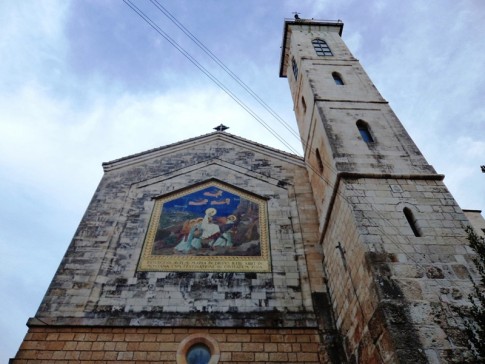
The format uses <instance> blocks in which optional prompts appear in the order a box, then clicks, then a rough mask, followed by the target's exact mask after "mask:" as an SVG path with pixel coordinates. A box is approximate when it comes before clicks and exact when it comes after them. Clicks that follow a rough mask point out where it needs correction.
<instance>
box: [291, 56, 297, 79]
mask: <svg viewBox="0 0 485 364" xmlns="http://www.w3.org/2000/svg"><path fill="white" fill-rule="evenodd" d="M291 67H292V68H293V74H294V75H295V80H297V79H298V66H297V64H296V61H295V57H293V58H292V59H291Z"/></svg>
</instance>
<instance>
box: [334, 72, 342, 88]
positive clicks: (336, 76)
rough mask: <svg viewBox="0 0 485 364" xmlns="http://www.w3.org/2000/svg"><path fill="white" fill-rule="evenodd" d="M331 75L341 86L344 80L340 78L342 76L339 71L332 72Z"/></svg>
mask: <svg viewBox="0 0 485 364" xmlns="http://www.w3.org/2000/svg"><path fill="white" fill-rule="evenodd" d="M332 77H333V80H334V81H335V83H336V84H337V85H339V86H342V85H343V84H344V81H343V80H342V76H340V73H338V72H332Z"/></svg>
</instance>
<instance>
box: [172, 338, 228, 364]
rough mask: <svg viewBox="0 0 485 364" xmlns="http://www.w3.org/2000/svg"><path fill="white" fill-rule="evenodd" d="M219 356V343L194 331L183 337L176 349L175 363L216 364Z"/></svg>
mask: <svg viewBox="0 0 485 364" xmlns="http://www.w3.org/2000/svg"><path fill="white" fill-rule="evenodd" d="M220 358H221V351H220V350H219V344H218V343H217V341H216V340H215V339H213V338H212V337H210V336H209V335H207V334H203V333H196V334H192V335H189V336H187V337H186V338H185V339H183V340H182V341H181V342H180V344H179V346H178V349H177V356H176V362H177V364H208V363H211V364H217V363H219V360H220Z"/></svg>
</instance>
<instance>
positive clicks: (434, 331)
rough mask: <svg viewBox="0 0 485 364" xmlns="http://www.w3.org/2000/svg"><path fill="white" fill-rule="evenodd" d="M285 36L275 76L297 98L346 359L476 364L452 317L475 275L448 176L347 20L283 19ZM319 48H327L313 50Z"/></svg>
mask: <svg viewBox="0 0 485 364" xmlns="http://www.w3.org/2000/svg"><path fill="white" fill-rule="evenodd" d="M284 31H285V36H284V45H283V54H282V63H281V70H280V76H283V77H287V78H288V82H289V85H290V89H291V93H292V97H293V101H294V103H295V114H296V117H297V122H298V126H299V129H300V134H301V136H302V143H303V148H304V150H305V160H306V161H307V168H308V173H309V178H310V181H311V185H312V190H313V193H314V198H315V204H316V207H317V211H318V213H319V232H320V241H321V243H322V248H323V253H324V261H323V265H324V269H325V272H326V274H327V279H328V286H329V295H330V297H331V301H332V305H333V312H334V315H335V320H336V325H337V329H338V330H339V332H340V334H341V335H343V347H344V352H345V358H346V360H348V361H350V362H354V361H355V362H362V363H368V362H413V363H421V362H423V363H424V362H433V363H434V362H450V361H451V362H453V361H455V360H458V362H464V361H467V360H470V361H473V357H472V356H471V355H470V353H469V352H468V350H467V348H466V341H465V339H464V337H463V336H462V333H461V331H460V328H461V320H460V318H459V317H458V316H457V313H456V311H455V310H454V308H455V307H456V306H460V305H463V304H464V302H463V298H464V297H466V295H467V293H468V292H469V287H470V281H469V278H468V275H469V274H473V273H474V270H473V265H472V263H471V257H472V251H471V250H470V249H469V247H468V246H467V240H466V236H465V233H464V230H463V226H464V225H466V224H467V223H468V222H467V219H466V217H465V215H464V214H463V212H462V210H461V209H460V207H459V206H458V205H457V203H456V201H455V200H454V199H453V197H452V196H451V194H450V193H449V192H448V190H447V188H446V186H445V185H444V184H443V182H442V180H443V176H441V175H438V174H436V172H435V171H434V169H433V167H432V166H430V165H429V164H428V163H427V162H426V160H425V159H424V157H423V156H422V154H421V153H420V151H419V149H418V148H417V147H416V145H415V144H414V142H413V141H412V139H411V138H410V136H409V135H408V134H407V132H406V130H405V129H404V127H403V125H402V124H401V122H400V121H399V120H398V118H397V117H396V115H395V114H394V113H393V111H392V109H391V108H390V107H389V105H388V103H387V102H386V101H385V100H384V99H383V98H382V96H381V95H380V94H379V92H378V91H377V90H376V88H375V86H374V85H373V84H372V82H371V80H370V79H369V77H368V76H367V75H366V73H365V71H364V70H363V68H362V67H361V65H360V64H359V62H358V60H357V59H355V58H354V57H353V55H352V54H351V53H350V51H349V50H348V48H347V47H346V46H345V44H344V42H343V40H342V39H341V37H340V34H341V32H342V24H341V23H339V22H336V23H328V22H314V21H306V20H304V21H296V22H286V24H285V30H284ZM316 41H317V42H321V41H323V42H325V44H326V45H327V46H328V48H329V49H330V50H331V52H332V53H331V54H330V53H327V54H324V55H322V54H318V52H317V49H316V48H315V47H314V44H313V43H314V42H316ZM361 129H364V130H363V131H361ZM369 135H370V136H369ZM413 229H414V230H413ZM465 304H466V303H465Z"/></svg>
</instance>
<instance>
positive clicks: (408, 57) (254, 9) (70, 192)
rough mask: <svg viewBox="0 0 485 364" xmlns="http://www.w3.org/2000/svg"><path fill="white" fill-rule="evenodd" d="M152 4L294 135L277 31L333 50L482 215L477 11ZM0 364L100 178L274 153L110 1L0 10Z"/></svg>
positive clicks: (219, 0) (37, 2)
mask: <svg viewBox="0 0 485 364" xmlns="http://www.w3.org/2000/svg"><path fill="white" fill-rule="evenodd" d="M133 1H134V2H135V4H137V5H138V6H140V7H141V8H142V9H143V11H144V12H146V14H147V15H148V16H150V17H151V18H152V19H153V21H155V23H156V24H158V25H159V26H160V27H161V28H162V29H163V30H164V31H166V32H167V33H168V34H169V35H170V36H171V37H172V38H174V39H175V40H176V41H177V42H179V43H180V44H181V45H182V46H183V47H184V49H186V51H187V52H189V53H190V54H191V55H193V56H194V57H195V58H196V59H197V60H198V62H200V63H201V64H202V65H204V67H205V68H207V69H208V70H209V71H210V72H211V73H213V74H214V75H216V76H217V77H218V78H220V80H221V81H222V82H223V83H224V84H225V85H226V87H228V88H229V89H231V90H232V91H233V92H234V93H235V94H236V95H237V96H238V97H239V98H241V99H243V100H244V101H245V102H247V104H248V105H249V106H250V107H251V108H252V109H253V110H254V111H255V112H256V113H258V115H260V116H261V117H262V118H263V119H264V120H265V121H266V122H268V123H269V124H271V125H272V127H273V128H275V129H277V130H278V132H279V133H280V134H281V135H282V136H283V138H285V139H286V140H288V141H290V142H291V145H292V146H293V148H294V149H296V150H297V151H300V150H301V147H300V146H299V144H298V141H297V140H296V139H295V138H294V137H292V136H291V135H290V134H289V133H288V132H285V130H284V129H283V128H282V127H281V126H280V124H278V123H277V122H276V121H275V120H274V119H272V118H271V117H270V115H268V114H267V113H265V112H264V111H263V110H262V109H261V108H260V107H258V105H257V104H256V103H255V102H253V101H251V99H250V98H248V97H247V96H246V95H245V94H244V92H243V91H242V90H241V88H240V87H239V88H238V87H237V86H236V84H235V83H234V82H233V81H231V80H230V78H229V77H227V76H225V75H224V74H223V72H221V70H220V69H219V68H218V67H217V65H215V64H214V63H211V62H209V59H208V57H207V56H203V54H202V52H201V51H200V49H198V48H197V47H196V46H195V45H194V44H193V43H191V42H190V41H189V40H188V39H187V38H186V37H185V36H184V35H183V33H181V32H180V31H179V30H178V29H176V28H175V27H174V26H173V24H172V23H170V21H169V20H168V19H167V18H166V17H165V16H164V15H163V14H162V13H161V12H160V11H159V10H157V8H156V7H155V6H154V5H153V4H152V3H151V2H150V1H149V0H133ZM159 1H160V3H161V4H162V5H163V6H164V7H165V8H166V9H167V10H169V11H170V12H171V14H172V15H173V16H174V17H175V18H177V19H178V21H180V22H181V23H182V24H184V25H185V26H186V27H187V28H188V29H189V30H190V31H191V32H192V33H193V34H195V35H196V36H197V38H198V39H199V40H200V41H201V42H203V43H204V44H205V46H206V47H208V48H209V49H210V50H211V51H212V52H213V53H214V54H216V55H217V56H218V57H219V58H220V59H221V60H222V61H223V62H224V63H225V65H226V66H227V67H229V68H230V69H231V70H232V71H233V72H234V73H236V74H237V75H238V77H239V78H240V79H242V80H243V81H244V82H245V83H247V84H248V85H249V86H250V87H251V88H252V89H253V90H254V91H255V92H256V93H257V94H258V95H259V96H260V97H261V98H263V99H264V100H265V102H266V103H267V104H269V105H270V106H271V108H272V109H274V110H275V111H276V112H277V113H278V114H279V115H280V116H281V117H282V118H283V119H285V120H286V121H287V122H288V123H289V124H290V125H292V126H293V127H294V128H295V130H296V126H295V125H296V124H295V121H294V114H293V111H292V109H293V108H292V104H291V99H290V93H289V88H288V85H287V80H286V79H280V78H279V77H278V70H279V61H280V52H281V49H280V47H281V40H282V30H283V20H284V18H285V17H286V18H290V17H292V16H293V14H292V12H294V11H298V12H300V13H301V15H300V17H302V18H315V19H323V20H336V19H342V21H343V22H344V24H345V26H344V31H343V38H344V40H345V41H346V42H347V44H348V46H349V47H350V49H351V51H352V52H353V53H354V55H355V56H356V58H358V59H359V60H360V61H361V62H362V64H363V66H364V68H365V69H366V71H367V72H368V73H369V75H370V77H371V79H372V80H373V81H374V83H375V85H376V86H377V88H378V89H379V91H380V92H381V94H382V95H383V96H384V98H386V99H387V100H388V101H390V104H391V107H392V108H393V109H394V111H395V112H396V114H397V115H398V117H399V118H400V120H401V121H402V123H403V124H404V126H405V127H406V128H407V130H408V132H409V133H410V135H411V136H412V138H413V139H414V141H415V142H416V144H417V145H418V147H419V148H420V149H421V151H422V152H423V154H424V155H425V157H426V158H427V160H428V162H429V163H430V164H432V165H433V166H434V167H435V169H436V170H437V172H438V173H443V174H445V175H446V178H445V183H446V184H447V186H448V187H449V189H450V190H451V192H452V193H453V195H454V196H455V198H456V199H457V201H458V203H459V204H460V205H461V206H462V208H468V209H482V208H484V209H485V187H484V186H485V174H482V173H481V172H480V165H481V164H485V123H484V121H485V97H484V96H485V72H484V65H485V51H484V50H485V37H484V34H485V2H483V1H482V0H475V1H473V0H468V1H467V0H462V1H456V0H428V1H422V0H407V1H402V0H374V1H372V0H368V1H360V0H341V1H336V0H318V1H317V0H312V1H310V0H306V1H305V0H298V1H296V0H295V1H283V0H264V1H261V0H246V1H235V0H233V1H229V0H209V1H207V0H205V1H196V0H192V1H188V0H169V1H167V0H166V1H162V0H159ZM0 60H1V61H0V198H1V201H2V203H1V204H0V262H1V264H0V278H1V279H0V290H1V292H2V299H1V300H0V312H1V313H2V314H1V315H0V337H1V340H0V361H1V362H6V361H7V359H8V358H10V357H13V356H14V355H15V353H16V351H17V349H18V346H19V344H20V342H21V340H22V338H23V336H24V335H25V332H26V326H25V323H26V321H27V319H28V318H29V317H31V316H34V314H35V312H36V310H37V307H38V306H39V304H40V301H41V299H42V297H43V295H44V293H45V291H46V289H47V287H48V284H49V283H50V280H51V279H52V277H53V274H54V272H55V270H56V269H57V266H58V264H59V263H60V261H61V258H62V256H63V254H64V252H65V250H66V249H67V247H68V244H69V243H70V240H71V238H72V236H73V234H74V231H75V229H76V227H77V225H78V223H79V221H80V219H81V217H82V214H83V213H84V211H85V209H86V207H87V205H88V203H89V200H90V198H91V196H92V194H93V193H94V190H95V188H96V185H97V183H98V182H99V180H100V178H101V176H102V168H101V163H102V162H105V161H110V160H113V159H116V158H119V157H123V156H126V155H129V154H132V153H137V152H141V151H144V150H147V149H151V148H155V147H158V146H162V145H165V144H168V143H174V142H177V141H180V140H184V139H187V138H192V137H196V136H198V135H201V134H206V133H209V132H212V128H213V127H215V126H217V125H218V124H220V123H224V124H226V125H228V126H229V127H230V130H229V132H231V133H233V134H236V135H239V136H242V137H244V138H248V139H251V140H255V141H258V142H260V143H264V144H267V145H269V146H271V147H275V148H278V149H282V150H288V148H287V147H286V146H284V145H282V144H281V143H280V142H279V141H278V140H277V139H276V138H274V137H273V136H271V135H270V134H269V133H268V132H267V131H266V129H264V128H263V127H262V126H261V125H260V124H259V123H258V122H257V121H256V120H255V119H254V118H253V117H251V116H250V115H249V114H247V113H246V112H245V111H244V110H243V109H242V108H241V107H240V106H238V105H237V104H236V103H235V102H234V101H233V100H232V99H231V98H229V97H228V96H227V95H226V94H225V93H224V92H223V91H221V90H220V89H219V88H218V87H217V86H216V85H215V84H214V83H212V81H210V80H209V79H208V78H207V76H205V75H204V74H203V73H202V72H201V71H200V70H198V69H197V68H196V67H195V66H194V65H193V64H192V63H190V62H189V61H188V60H187V59H186V58H185V57H184V56H183V55H181V54H180V53H179V52H178V51H177V50H176V49H175V48H174V47H173V46H172V45H170V44H169V43H168V42H167V41H166V40H165V39H163V38H162V37H161V36H160V35H159V34H158V33H156V32H155V31H154V30H153V29H152V28H150V27H149V26H148V25H147V24H146V23H145V22H144V21H143V20H142V19H141V18H140V17H139V16H138V15H137V14H136V13H134V11H133V10H131V9H130V8H129V7H128V6H127V5H126V4H125V3H123V2H122V1H121V0H105V1H102V0H83V1H81V0H78V1H67V0H58V1H56V0H52V1H47V0H31V1H29V0H22V1H15V0H5V1H1V2H0Z"/></svg>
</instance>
